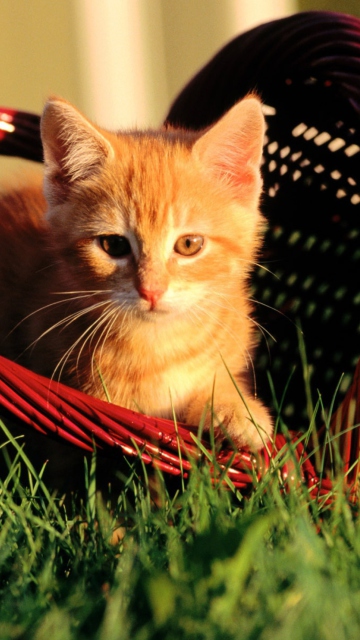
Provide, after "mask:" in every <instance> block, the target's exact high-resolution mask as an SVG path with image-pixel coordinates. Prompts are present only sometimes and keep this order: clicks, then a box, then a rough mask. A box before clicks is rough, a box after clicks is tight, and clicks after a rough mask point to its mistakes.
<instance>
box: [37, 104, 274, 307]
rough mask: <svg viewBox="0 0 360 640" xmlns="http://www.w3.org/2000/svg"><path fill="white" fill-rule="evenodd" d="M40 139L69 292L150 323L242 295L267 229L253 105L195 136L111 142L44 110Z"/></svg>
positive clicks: (66, 110)
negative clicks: (99, 296)
mask: <svg viewBox="0 0 360 640" xmlns="http://www.w3.org/2000/svg"><path fill="white" fill-rule="evenodd" d="M41 133H42V141H43V147H44V158H45V167H46V169H45V183H44V191H45V195H46V198H47V201H48V205H49V208H48V214H47V216H48V221H49V225H50V227H51V229H52V230H53V236H54V241H55V244H56V247H57V251H58V253H59V255H58V258H59V260H60V261H62V263H63V267H64V273H67V275H68V280H69V282H71V283H72V285H71V286H72V289H76V290H79V291H83V290H94V291H95V290H96V291H104V292H106V296H108V297H110V298H111V299H112V300H113V301H114V302H115V303H116V304H118V306H119V309H120V308H122V309H123V310H124V312H126V313H127V312H128V311H129V310H132V311H133V312H134V313H133V314H131V315H132V316H134V317H135V316H136V317H138V318H147V319H149V318H152V319H159V318H166V317H173V316H174V314H176V315H178V314H187V313H189V312H190V311H192V310H195V311H196V310H199V309H200V308H204V307H206V306H207V305H211V304H212V301H213V300H214V298H219V299H220V298H222V299H223V298H224V296H227V295H228V296H230V297H231V296H235V295H239V292H240V291H241V282H243V281H245V279H246V276H247V274H248V271H249V269H250V268H251V263H252V261H253V260H254V256H255V254H256V251H257V248H258V245H259V238H260V232H261V227H262V218H261V216H260V214H259V212H258V202H259V197H260V191H261V178H260V160H261V154H262V144H263V133H264V119H263V115H262V111H261V106H260V103H259V101H258V99H257V98H256V97H254V96H250V97H248V98H246V99H244V100H242V101H241V102H240V103H238V104H237V105H235V106H234V107H233V108H232V109H231V110H230V111H229V112H228V113H227V114H226V115H225V116H223V118H221V120H220V121H219V122H217V123H216V124H215V125H214V126H212V127H211V128H209V129H208V130H206V131H205V132H203V133H202V134H193V133H189V132H183V131H162V130H160V131H145V132H137V131H135V132H131V131H130V132H120V133H109V132H107V131H105V130H102V129H100V128H99V127H97V126H95V125H93V124H91V123H90V122H89V121H88V120H87V119H86V118H84V117H83V116H82V115H81V114H80V113H79V112H78V111H77V110H76V109H75V108H74V107H72V106H71V105H70V104H69V103H67V102H65V101H63V100H60V99H51V100H49V101H48V102H47V104H46V106H45V109H44V113H43V117H42V122H41Z"/></svg>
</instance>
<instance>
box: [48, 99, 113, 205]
mask: <svg viewBox="0 0 360 640" xmlns="http://www.w3.org/2000/svg"><path fill="white" fill-rule="evenodd" d="M40 129H41V139H42V144H43V150H44V161H45V193H46V195H47V197H48V198H49V199H53V200H54V199H55V200H59V198H61V197H62V198H63V197H64V191H65V190H66V187H67V185H69V184H71V183H73V182H75V181H76V180H79V179H84V178H89V177H91V176H92V175H94V174H96V173H97V172H98V171H99V169H100V168H101V167H102V166H103V165H104V163H105V162H106V160H107V159H108V158H111V157H112V156H113V155H114V151H113V148H112V146H111V144H110V142H109V141H108V140H107V139H106V138H105V137H104V136H103V135H102V134H101V133H100V132H99V131H98V130H97V129H96V128H95V127H94V126H93V125H92V124H91V123H90V122H89V121H88V120H87V119H86V118H85V117H84V116H82V115H81V113H79V111H77V109H75V107H73V106H72V105H71V104H69V103H68V102H66V101H65V100H61V99H60V98H51V99H50V100H48V102H47V103H46V105H45V108H44V111H43V115H42V118H41V127H40Z"/></svg>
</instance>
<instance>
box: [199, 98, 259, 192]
mask: <svg viewBox="0 0 360 640" xmlns="http://www.w3.org/2000/svg"><path fill="white" fill-rule="evenodd" d="M263 138H264V117H263V115H262V111H261V106H260V103H259V101H258V100H257V99H256V98H248V99H245V100H242V101H241V102H239V103H238V104H237V105H235V106H234V107H233V108H232V109H231V110H230V111H229V112H228V113H227V114H225V116H224V117H223V118H222V119H221V120H220V121H219V122H218V123H216V124H215V125H214V126H213V127H212V128H211V129H210V130H209V131H207V132H206V133H205V134H204V135H203V136H202V137H201V138H200V139H199V140H198V141H197V142H196V144H195V146H194V150H193V153H194V154H195V155H196V156H197V157H198V158H199V160H200V162H201V164H202V165H203V167H204V168H205V169H206V170H207V171H208V172H210V173H211V174H212V175H213V176H214V177H215V178H217V179H218V180H219V181H221V182H222V183H223V184H224V185H226V186H227V187H228V188H229V189H230V190H231V191H232V193H233V195H234V197H236V198H237V199H241V200H242V201H243V202H244V203H245V204H247V203H249V204H250V202H252V201H254V202H256V201H257V200H258V197H259V192H260V186H261V177H260V162H261V155H262V146H263Z"/></svg>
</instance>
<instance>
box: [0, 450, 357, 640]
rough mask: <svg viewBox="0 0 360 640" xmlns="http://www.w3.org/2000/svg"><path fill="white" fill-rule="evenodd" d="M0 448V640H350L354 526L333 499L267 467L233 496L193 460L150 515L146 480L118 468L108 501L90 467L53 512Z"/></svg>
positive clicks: (33, 474) (136, 466)
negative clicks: (81, 493)
mask: <svg viewBox="0 0 360 640" xmlns="http://www.w3.org/2000/svg"><path fill="white" fill-rule="evenodd" d="M7 449H8V452H9V453H8V455H10V458H12V462H9V473H8V477H7V478H6V479H5V480H3V482H2V484H1V488H0V638H1V640H7V639H9V640H10V639H18V638H19V639H20V638H21V639H25V638H26V639H34V640H43V639H44V640H68V639H76V640H82V639H84V640H85V639H86V640H92V639H96V640H115V639H116V640H125V639H130V638H131V640H148V639H149V640H150V639H151V640H174V639H176V640H178V639H182V638H184V639H186V640H191V639H194V640H195V639H196V640H200V639H219V640H232V639H239V640H240V639H241V640H274V639H276V640H282V639H284V640H289V639H290V638H291V640H297V639H304V640H305V639H306V640H312V639H313V638H314V640H315V639H316V640H322V639H328V640H333V639H334V638H336V640H345V639H349V640H350V639H351V640H353V639H355V638H358V637H360V522H359V519H358V517H357V513H356V510H355V509H354V507H353V506H351V504H350V503H349V502H348V500H347V497H346V496H345V495H344V492H343V491H341V490H339V491H338V492H337V494H336V495H335V496H334V498H333V502H332V504H331V506H330V505H327V504H324V501H321V500H319V501H317V500H314V499H311V498H310V496H309V493H308V489H307V487H306V486H304V485H303V484H302V483H301V482H295V483H294V484H293V485H292V486H289V487H284V484H283V481H282V479H281V474H280V473H279V468H278V466H277V464H275V465H273V467H272V468H271V469H270V470H269V471H268V473H267V474H265V476H264V477H263V478H262V480H261V481H260V482H259V483H257V484H256V486H255V487H254V490H253V491H252V492H251V494H249V495H248V496H244V497H243V496H241V494H240V493H239V492H238V491H235V490H231V488H229V486H228V485H225V484H224V483H222V484H221V485H219V483H217V482H216V481H215V482H214V477H212V472H211V471H210V466H209V464H208V463H207V462H204V463H203V464H200V465H197V466H195V465H194V468H193V470H192V473H191V474H190V477H189V478H188V479H186V480H185V479H184V478H183V479H181V480H180V481H179V483H178V488H177V490H176V491H175V490H174V489H172V490H171V491H170V489H169V488H168V487H167V483H166V478H163V477H162V475H161V474H157V485H158V498H157V500H156V503H154V500H153V493H152V492H151V491H150V488H149V487H150V484H151V482H150V481H149V480H148V477H147V471H146V470H144V469H143V468H142V465H141V463H140V462H139V461H132V462H130V461H129V465H128V472H127V473H126V474H125V477H124V478H123V485H122V486H123V489H122V491H121V492H120V494H119V495H118V496H114V495H113V496H112V500H110V499H109V500H108V498H107V496H105V497H104V496H103V497H102V498H101V497H100V496H99V495H98V494H97V492H96V459H95V458H93V461H92V464H90V465H89V468H88V467H87V466H86V467H85V471H84V477H85V481H84V482H85V486H86V492H85V493H86V496H85V498H83V499H80V498H75V497H74V498H73V501H72V503H70V504H69V503H67V504H66V505H65V504H63V503H62V501H61V499H59V498H54V497H53V496H51V495H50V493H49V491H48V489H47V488H46V486H45V485H44V483H43V482H42V479H41V470H35V469H33V467H32V465H31V462H30V461H29V460H27V458H26V456H25V454H24V453H23V450H22V449H21V448H20V446H19V444H17V443H16V442H13V443H12V444H9V445H8V446H7ZM289 455H291V452H290V453H289ZM295 464H296V463H295ZM20 468H22V469H25V470H26V474H25V481H22V482H20V480H19V474H20ZM298 471H299V470H298ZM336 475H337V477H335V478H334V479H335V481H337V482H338V486H339V487H341V484H342V480H343V479H342V478H341V472H340V471H339V472H336ZM298 477H299V478H300V473H299V476H298ZM110 503H111V504H110ZM119 524H121V526H122V529H121V531H122V532H123V533H124V536H123V537H122V539H121V540H120V541H119V542H118V543H117V544H111V535H112V531H113V529H114V528H115V527H116V526H118V525H119Z"/></svg>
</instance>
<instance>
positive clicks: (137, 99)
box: [0, 0, 360, 128]
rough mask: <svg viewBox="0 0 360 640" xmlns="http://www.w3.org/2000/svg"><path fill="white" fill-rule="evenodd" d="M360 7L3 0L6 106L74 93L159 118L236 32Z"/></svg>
mask: <svg viewBox="0 0 360 640" xmlns="http://www.w3.org/2000/svg"><path fill="white" fill-rule="evenodd" d="M308 9H330V10H338V11H344V12H348V13H353V14H354V15H360V2H359V0H1V2H0V11H1V24H2V35H1V39H0V56H1V86H0V104H2V105H5V106H12V107H18V108H20V109H24V110H29V111H35V112H40V111H41V109H42V106H43V103H44V100H45V99H46V97H47V96H48V95H49V94H58V95H61V96H63V97H66V98H67V99H68V100H70V101H71V102H73V103H75V104H76V105H78V107H79V108H80V109H81V110H83V111H84V112H85V113H86V114H87V115H88V116H89V117H91V118H93V119H95V120H96V121H97V122H98V123H99V124H102V125H104V126H107V127H112V128H120V127H128V126H133V125H138V126H149V125H157V124H159V123H160V122H161V120H162V118H163V116H164V115H165V113H166V111H167V109H168V107H169V105H170V102H171V101H172V99H173V98H174V97H175V95H176V94H177V92H178V91H179V90H180V89H181V87H182V86H183V85H184V83H185V82H186V81H187V80H188V79H189V78H190V77H191V76H192V75H193V74H194V73H195V72H196V71H197V70H198V69H199V67H201V66H202V65H203V64H204V63H205V62H206V61H207V60H208V59H209V58H210V57H211V56H212V55H213V54H214V53H215V52H216V51H217V50H218V49H219V48H220V47H221V46H222V45H224V44H225V43H226V42H227V41H228V40H229V39H231V38H232V37H234V36H235V35H236V34H238V33H240V32H242V31H244V30H246V29H248V28H250V27H252V26H255V25H256V24H259V23H261V22H266V21H268V20H271V19H273V18H278V17H283V16H285V15H289V14H291V13H294V12H296V11H299V10H308Z"/></svg>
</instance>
